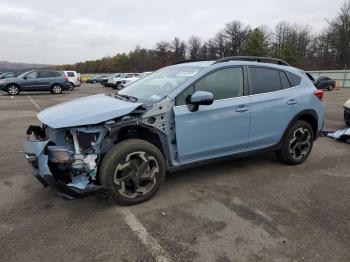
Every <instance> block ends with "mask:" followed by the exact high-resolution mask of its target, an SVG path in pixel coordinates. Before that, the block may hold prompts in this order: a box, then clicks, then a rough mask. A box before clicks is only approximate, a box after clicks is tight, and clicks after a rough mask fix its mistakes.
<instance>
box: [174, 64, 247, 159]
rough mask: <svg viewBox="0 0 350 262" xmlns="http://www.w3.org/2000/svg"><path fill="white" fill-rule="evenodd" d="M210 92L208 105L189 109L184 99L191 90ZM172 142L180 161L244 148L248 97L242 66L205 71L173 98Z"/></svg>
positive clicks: (245, 147)
mask: <svg viewBox="0 0 350 262" xmlns="http://www.w3.org/2000/svg"><path fill="white" fill-rule="evenodd" d="M199 90H201V91H207V92H211V93H213V95H214V102H213V104H212V105H203V106H199V109H198V111H196V112H191V111H190V110H189V108H188V106H187V105H186V98H187V97H188V96H189V95H191V94H193V93H194V92H195V91H199ZM174 114H175V126H176V142H177V147H178V156H179V160H180V162H181V163H186V162H191V161H194V160H201V159H203V160H204V159H209V158H214V157H220V156H224V155H228V154H231V153H234V152H239V151H245V150H246V149H247V145H248V136H249V125H250V98H249V97H248V96H244V74H243V68H242V67H229V68H224V69H219V70H216V71H214V72H211V73H209V74H208V75H206V76H205V77H203V78H202V79H200V80H199V81H198V82H196V83H195V84H194V85H193V86H191V87H189V88H188V89H186V90H185V91H183V92H182V93H181V94H179V96H178V97H177V98H176V106H175V107H174Z"/></svg>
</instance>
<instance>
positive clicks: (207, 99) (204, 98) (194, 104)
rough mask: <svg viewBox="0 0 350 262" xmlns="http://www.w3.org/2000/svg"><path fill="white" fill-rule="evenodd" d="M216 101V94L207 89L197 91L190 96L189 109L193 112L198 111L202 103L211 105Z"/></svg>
mask: <svg viewBox="0 0 350 262" xmlns="http://www.w3.org/2000/svg"><path fill="white" fill-rule="evenodd" d="M213 101H214V95H213V94H212V93H210V92H206V91H196V92H195V93H194V94H193V95H192V96H190V97H189V101H188V104H189V109H190V111H191V112H195V111H198V108H199V106H200V105H211V104H212V103H213Z"/></svg>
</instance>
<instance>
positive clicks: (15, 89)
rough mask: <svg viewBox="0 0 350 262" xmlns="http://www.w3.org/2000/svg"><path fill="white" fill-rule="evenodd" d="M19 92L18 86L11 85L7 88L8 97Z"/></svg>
mask: <svg viewBox="0 0 350 262" xmlns="http://www.w3.org/2000/svg"><path fill="white" fill-rule="evenodd" d="M20 92H21V90H20V88H19V86H18V85H14V84H11V85H9V86H8V87H7V93H8V94H9V95H10V96H16V95H18V94H19V93H20Z"/></svg>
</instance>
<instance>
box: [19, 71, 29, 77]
mask: <svg viewBox="0 0 350 262" xmlns="http://www.w3.org/2000/svg"><path fill="white" fill-rule="evenodd" d="M30 72H32V71H27V72H24V73H23V74H20V75H19V76H17V77H18V78H23V77H24V76H25V75H26V74H28V73H30Z"/></svg>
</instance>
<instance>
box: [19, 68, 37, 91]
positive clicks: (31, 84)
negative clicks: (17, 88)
mask: <svg viewBox="0 0 350 262" xmlns="http://www.w3.org/2000/svg"><path fill="white" fill-rule="evenodd" d="M37 84H38V83H37V72H36V71H32V72H29V73H28V74H26V75H25V76H24V78H23V83H22V84H21V88H22V90H23V91H25V90H33V89H34V88H35V86H36V85H37Z"/></svg>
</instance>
